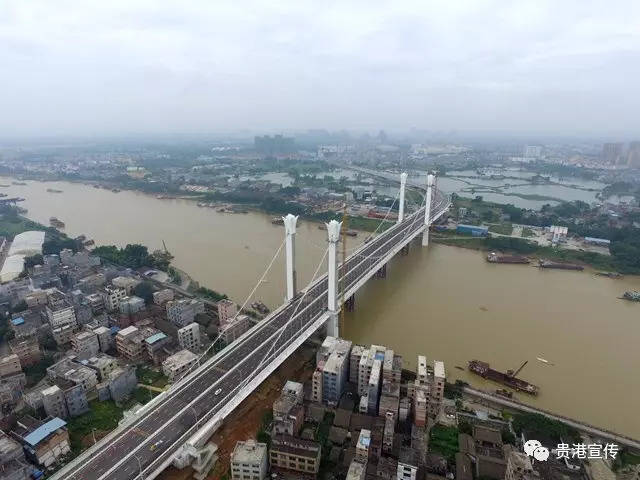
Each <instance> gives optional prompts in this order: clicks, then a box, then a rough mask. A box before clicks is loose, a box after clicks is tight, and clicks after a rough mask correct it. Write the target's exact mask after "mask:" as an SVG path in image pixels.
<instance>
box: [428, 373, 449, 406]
mask: <svg viewBox="0 0 640 480" xmlns="http://www.w3.org/2000/svg"><path fill="white" fill-rule="evenodd" d="M445 382H446V375H445V371H444V362H442V361H440V360H436V361H434V362H433V377H432V379H431V388H430V389H429V416H430V417H432V418H435V417H437V416H438V414H439V413H440V406H441V405H442V400H443V398H444V385H445Z"/></svg>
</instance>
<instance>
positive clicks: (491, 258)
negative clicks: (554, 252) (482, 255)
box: [487, 252, 531, 263]
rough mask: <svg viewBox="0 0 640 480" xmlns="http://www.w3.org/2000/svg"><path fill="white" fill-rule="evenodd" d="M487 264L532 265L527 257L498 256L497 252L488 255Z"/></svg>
mask: <svg viewBox="0 0 640 480" xmlns="http://www.w3.org/2000/svg"><path fill="white" fill-rule="evenodd" d="M487 262H490V263H530V262H531V260H529V259H528V258H527V257H523V256H521V255H498V254H497V253H495V252H491V253H489V254H488V255H487Z"/></svg>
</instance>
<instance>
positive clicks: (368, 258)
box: [52, 172, 451, 480]
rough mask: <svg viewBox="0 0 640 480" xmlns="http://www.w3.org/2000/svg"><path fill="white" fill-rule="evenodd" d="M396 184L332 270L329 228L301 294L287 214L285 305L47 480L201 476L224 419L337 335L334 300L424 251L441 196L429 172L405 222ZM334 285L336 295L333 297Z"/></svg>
mask: <svg viewBox="0 0 640 480" xmlns="http://www.w3.org/2000/svg"><path fill="white" fill-rule="evenodd" d="M376 175H379V172H378V173H376ZM395 180H396V181H398V182H399V183H400V191H399V200H400V202H399V210H398V219H397V222H396V223H395V225H393V226H391V227H390V228H388V229H387V230H386V231H384V232H383V233H381V234H379V235H377V236H375V237H373V238H372V239H371V240H370V241H368V242H365V243H364V244H362V245H360V246H359V247H358V248H357V249H356V250H354V251H353V252H351V254H350V255H349V257H348V258H347V259H346V261H345V262H344V264H340V263H339V262H338V256H337V244H338V242H339V240H340V232H341V223H340V222H338V221H336V220H332V221H331V222H329V223H328V224H327V240H328V247H327V252H326V253H325V256H326V258H327V259H328V265H327V273H326V274H325V275H322V276H320V277H319V278H318V279H316V280H314V281H312V283H311V284H309V285H308V286H307V287H306V288H305V289H304V290H303V291H301V292H298V291H297V289H296V272H295V236H296V220H297V217H295V216H293V215H287V216H286V217H285V218H284V226H285V247H286V249H285V252H286V301H285V303H284V304H283V305H281V306H280V307H279V308H278V309H276V310H275V311H273V312H272V313H271V314H269V316H267V317H266V318H265V319H263V320H262V321H261V322H259V323H258V324H257V325H255V326H254V327H253V328H252V329H251V330H249V331H247V332H246V333H245V334H243V335H242V336H241V337H240V338H238V339H237V340H236V341H235V342H234V343H232V344H230V345H228V346H227V347H226V348H224V349H223V350H222V351H220V352H218V353H217V354H216V355H214V356H213V357H212V358H210V359H208V360H206V361H204V362H202V364H201V365H199V366H198V368H197V369H195V370H193V371H192V372H191V373H190V374H189V375H187V376H186V377H185V378H183V379H181V380H180V381H178V382H177V383H175V384H174V385H172V387H171V388H170V389H169V390H167V391H165V392H163V393H161V394H160V395H158V396H157V397H155V398H154V399H153V400H151V401H150V402H149V403H147V404H146V405H144V406H143V407H141V408H140V409H139V410H138V411H137V412H136V413H135V414H134V415H132V416H130V417H129V418H126V419H124V420H123V421H122V422H121V424H120V426H119V427H118V428H117V429H116V430H114V431H113V432H111V433H110V434H109V435H108V436H106V437H104V438H103V439H101V440H100V441H99V442H98V443H96V444H95V445H94V446H93V447H91V448H90V449H88V450H87V451H85V452H84V453H83V454H81V455H80V456H79V457H77V458H75V459H74V460H73V461H71V462H70V463H69V464H67V465H66V466H65V467H63V468H62V469H61V470H59V471H58V472H57V473H56V474H54V475H53V476H52V479H55V480H134V479H140V480H143V479H144V480H152V479H154V478H156V477H157V476H158V475H159V474H160V473H161V472H162V471H163V470H164V469H165V468H167V467H168V466H169V465H171V464H174V465H175V466H177V467H179V468H182V467H185V466H187V465H191V466H192V467H193V468H194V470H195V475H196V477H197V476H198V475H202V478H203V477H204V476H206V474H207V473H208V471H209V469H210V468H211V466H212V465H213V463H214V462H215V460H216V454H215V448H214V447H213V446H212V445H211V444H209V443H207V442H208V440H209V438H210V437H211V435H212V434H213V433H214V432H215V431H216V430H217V429H218V428H219V427H220V425H221V424H222V422H223V421H224V420H225V418H226V417H227V416H228V415H229V414H230V413H231V412H232V411H233V410H234V409H235V408H236V407H237V406H238V405H239V404H240V403H241V402H242V401H243V400H244V399H246V398H247V397H248V396H249V395H250V394H251V392H253V391H254V390H255V389H256V388H257V387H258V386H259V385H260V384H261V383H262V382H263V381H264V380H265V379H266V378H267V377H268V376H269V375H270V374H271V373H273V372H274V370H275V369H276V368H277V367H278V366H280V365H281V364H282V362H284V360H286V358H287V357H289V356H290V355H291V354H292V353H293V352H294V351H295V350H296V349H298V348H299V347H300V346H301V345H302V343H303V342H304V341H306V340H307V339H308V338H309V337H310V336H311V335H312V334H313V333H314V332H316V331H317V330H318V329H319V328H321V327H323V326H326V330H327V334H328V335H331V336H335V337H338V336H339V335H340V332H339V323H338V313H339V310H340V308H341V305H340V298H350V297H351V296H353V295H354V294H355V293H356V291H357V290H358V289H359V288H360V287H362V286H363V285H364V284H365V283H366V282H367V281H368V280H369V279H370V278H372V277H373V276H374V275H376V273H378V272H379V271H381V270H382V269H384V268H386V264H387V262H389V260H391V259H392V258H393V257H394V256H395V255H396V254H398V252H400V251H401V250H402V249H405V248H406V247H408V245H409V243H410V242H411V241H413V240H414V239H415V238H416V237H418V236H420V235H422V245H423V246H427V245H428V243H429V226H430V225H431V224H432V223H433V222H434V221H436V220H437V219H439V218H440V217H441V216H442V215H444V213H445V212H446V211H447V209H448V208H449V206H450V203H451V201H450V199H449V197H448V196H446V195H444V194H443V193H442V192H440V191H439V190H438V189H437V188H436V187H435V177H434V176H433V175H428V176H427V180H426V184H423V185H422V186H421V189H422V190H426V191H425V193H424V201H423V204H422V206H421V207H420V208H419V209H418V210H417V211H415V212H413V213H412V214H410V215H405V212H404V205H405V201H404V197H405V188H406V185H407V174H406V173H403V174H401V175H399V176H398V177H396V178H395ZM409 185H410V186H412V185H413V186H415V184H413V183H409ZM338 285H340V286H341V288H342V289H343V292H340V293H341V296H340V298H339V296H338V294H339V292H338Z"/></svg>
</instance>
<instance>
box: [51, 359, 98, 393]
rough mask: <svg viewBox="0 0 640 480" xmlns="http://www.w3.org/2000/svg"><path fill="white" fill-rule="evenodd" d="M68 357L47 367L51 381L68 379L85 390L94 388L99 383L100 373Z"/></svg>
mask: <svg viewBox="0 0 640 480" xmlns="http://www.w3.org/2000/svg"><path fill="white" fill-rule="evenodd" d="M74 360H75V358H72V357H66V358H63V359H62V360H60V361H59V362H58V363H54V364H53V365H51V366H50V367H49V368H47V377H49V379H51V381H53V382H56V381H57V380H68V381H70V382H73V383H74V384H75V385H80V386H81V387H82V389H83V390H84V391H85V392H88V391H90V390H93V389H94V388H95V386H96V384H97V383H98V374H97V373H96V371H95V370H93V369H92V368H89V367H87V366H86V365H83V364H82V363H79V362H76V361H74Z"/></svg>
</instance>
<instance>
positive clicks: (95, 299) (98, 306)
mask: <svg viewBox="0 0 640 480" xmlns="http://www.w3.org/2000/svg"><path fill="white" fill-rule="evenodd" d="M85 299H86V300H87V304H88V305H89V308H91V312H92V313H93V314H94V315H100V314H101V313H102V312H104V309H105V305H104V295H101V294H100V293H91V294H89V295H87V296H86V297H85Z"/></svg>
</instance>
